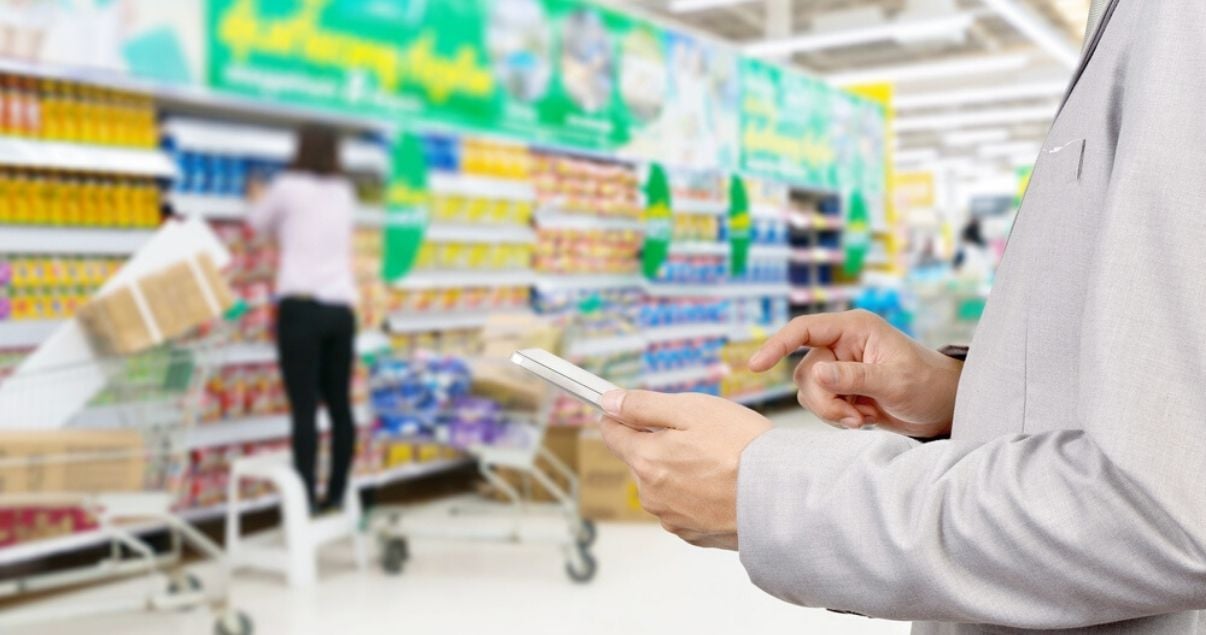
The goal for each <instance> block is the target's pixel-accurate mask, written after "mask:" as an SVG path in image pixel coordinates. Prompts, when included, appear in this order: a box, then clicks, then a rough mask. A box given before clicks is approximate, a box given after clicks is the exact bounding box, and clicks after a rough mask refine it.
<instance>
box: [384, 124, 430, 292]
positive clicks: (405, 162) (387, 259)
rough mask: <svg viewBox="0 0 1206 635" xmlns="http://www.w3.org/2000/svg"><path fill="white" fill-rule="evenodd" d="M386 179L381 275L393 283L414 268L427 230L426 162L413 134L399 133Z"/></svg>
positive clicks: (421, 148) (418, 142) (417, 139)
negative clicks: (386, 220) (385, 221)
mask: <svg viewBox="0 0 1206 635" xmlns="http://www.w3.org/2000/svg"><path fill="white" fill-rule="evenodd" d="M390 163H391V166H392V167H391V171H390V177H389V182H388V183H387V184H386V189H385V213H386V214H387V216H388V220H389V222H388V223H386V225H385V229H384V230H383V231H384V237H383V241H382V242H383V249H384V253H383V254H382V257H381V277H382V279H384V280H385V281H386V282H392V281H394V280H397V279H398V278H401V277H402V276H405V275H406V274H407V273H409V272H410V270H411V268H412V267H414V264H415V260H416V259H417V258H418V257H419V249H420V248H421V247H422V245H423V234H424V233H425V232H426V230H427V219H428V213H427V206H428V205H427V204H428V202H429V194H428V191H427V161H426V159H425V157H424V156H423V144H422V142H421V141H420V140H419V138H418V137H416V136H415V135H413V134H410V133H403V134H400V135H398V138H397V139H395V140H394V144H393V156H392V161H390Z"/></svg>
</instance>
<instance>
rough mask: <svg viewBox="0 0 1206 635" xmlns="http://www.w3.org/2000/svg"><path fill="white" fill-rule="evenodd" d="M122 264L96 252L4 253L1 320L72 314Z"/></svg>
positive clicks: (58, 317)
mask: <svg viewBox="0 0 1206 635" xmlns="http://www.w3.org/2000/svg"><path fill="white" fill-rule="evenodd" d="M121 264H122V259H120V258H104V257H94V256H35V255H29V256H26V255H19V254H16V255H7V254H6V255H0V321H3V320H62V319H66V318H69V317H72V316H74V315H75V314H76V312H77V311H78V310H79V309H80V307H82V306H84V305H85V304H87V302H88V300H89V299H90V298H91V297H92V296H93V295H94V294H95V293H96V290H97V289H99V288H100V286H101V285H102V284H104V283H105V281H106V280H108V279H109V278H110V277H111V276H112V275H113V274H114V273H116V272H117V270H118V269H119V268H120V267H121Z"/></svg>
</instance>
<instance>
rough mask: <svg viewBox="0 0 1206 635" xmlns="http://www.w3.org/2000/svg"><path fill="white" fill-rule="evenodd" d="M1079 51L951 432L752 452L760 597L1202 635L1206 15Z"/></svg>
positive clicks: (1162, 17) (795, 437)
mask: <svg viewBox="0 0 1206 635" xmlns="http://www.w3.org/2000/svg"><path fill="white" fill-rule="evenodd" d="M1086 51H1087V52H1086V58H1087V61H1086V63H1084V64H1083V65H1082V68H1081V70H1080V72H1078V74H1077V78H1076V80H1075V81H1074V83H1073V86H1072V88H1071V91H1070V93H1069V95H1068V97H1067V99H1066V102H1065V105H1064V107H1063V108H1062V111H1061V112H1060V114H1059V116H1058V118H1057V119H1056V121H1055V123H1054V124H1053V126H1052V128H1051V131H1050V134H1049V137H1048V139H1047V143H1046V145H1045V147H1044V149H1043V151H1042V153H1041V155H1040V156H1039V158H1038V162H1037V165H1036V167H1035V171H1034V174H1033V177H1032V180H1031V182H1030V188H1029V191H1028V192H1027V194H1026V198H1025V202H1024V204H1023V206H1022V210H1021V212H1020V215H1019V217H1018V219H1017V222H1016V224H1015V226H1014V229H1013V235H1012V236H1011V238H1010V242H1009V248H1008V250H1007V252H1006V254H1005V259H1004V262H1003V263H1002V264H1001V268H1000V270H999V272H998V278H997V283H996V287H995V288H994V289H993V293H992V297H991V298H990V300H989V302H988V307H987V309H986V311H985V314H984V317H983V320H982V322H981V324H980V326H979V329H978V331H977V332H976V336H975V339H974V341H973V343H972V347H971V356H970V358H969V359H968V362H967V365H966V367H965V369H964V371H963V377H962V380H961V382H960V385H959V393H958V404H957V407H956V411H955V423H954V429H953V434H952V438H951V439H950V440H949V441H937V442H931V443H925V444H922V443H918V442H916V441H913V440H910V439H906V438H904V437H901V436H897V435H893V434H890V433H887V432H868V431H862V432H842V431H836V430H833V431H829V430H826V431H800V430H774V431H771V432H769V433H767V434H765V435H763V436H761V437H759V438H758V439H757V440H755V441H754V442H753V443H752V444H751V445H750V446H749V448H748V449H747V450H746V451H745V453H744V455H743V456H742V461H741V470H740V479H739V481H740V482H739V494H738V522H739V531H740V534H739V535H740V543H741V560H742V562H743V563H744V565H745V567H746V569H747V570H748V572H749V575H750V579H751V580H752V581H753V582H754V583H755V584H757V585H758V586H759V587H761V588H762V589H764V590H766V591H767V592H769V593H771V594H773V595H775V596H777V597H780V598H782V599H784V600H786V601H789V602H794V603H796V604H801V605H805V606H815V607H829V608H833V609H841V610H848V611H853V612H857V613H861V614H865V615H871V616H876V617H883V618H889V619H896V620H913V621H916V622H918V624H916V625H915V627H914V630H915V632H922V633H1013V632H1017V631H1018V630H1024V629H1033V630H1040V631H1049V630H1054V629H1072V628H1076V629H1084V630H1085V631H1087V632H1107V633H1122V632H1126V633H1144V634H1147V633H1168V634H1172V633H1176V634H1182V633H1206V614H1203V613H1199V612H1198V611H1199V610H1202V609H1206V0H1146V1H1144V0H1114V1H1113V2H1111V4H1110V5H1109V7H1108V8H1107V15H1106V16H1105V19H1104V20H1103V26H1102V27H1100V28H1099V30H1098V32H1097V36H1096V40H1095V41H1094V42H1091V43H1090V46H1089V47H1088V48H1087V49H1086ZM1015 629H1017V630H1015Z"/></svg>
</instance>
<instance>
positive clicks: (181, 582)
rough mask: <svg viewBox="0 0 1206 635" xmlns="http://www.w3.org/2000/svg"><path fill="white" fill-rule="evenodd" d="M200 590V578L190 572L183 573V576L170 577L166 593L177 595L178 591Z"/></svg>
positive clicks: (192, 591) (193, 591)
mask: <svg viewBox="0 0 1206 635" xmlns="http://www.w3.org/2000/svg"><path fill="white" fill-rule="evenodd" d="M200 590H201V578H198V577H197V576H196V575H193V574H191V573H186V574H184V576H183V577H175V578H172V581H171V582H168V588H167V592H168V595H178V594H180V593H195V592H197V591H200Z"/></svg>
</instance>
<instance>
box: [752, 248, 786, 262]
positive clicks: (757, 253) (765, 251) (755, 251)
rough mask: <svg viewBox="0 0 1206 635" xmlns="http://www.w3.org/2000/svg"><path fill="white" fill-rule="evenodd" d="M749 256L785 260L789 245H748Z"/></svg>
mask: <svg viewBox="0 0 1206 635" xmlns="http://www.w3.org/2000/svg"><path fill="white" fill-rule="evenodd" d="M750 257H751V258H758V259H762V260H771V259H774V260H787V259H788V258H790V257H791V247H788V246H787V245H750Z"/></svg>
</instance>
